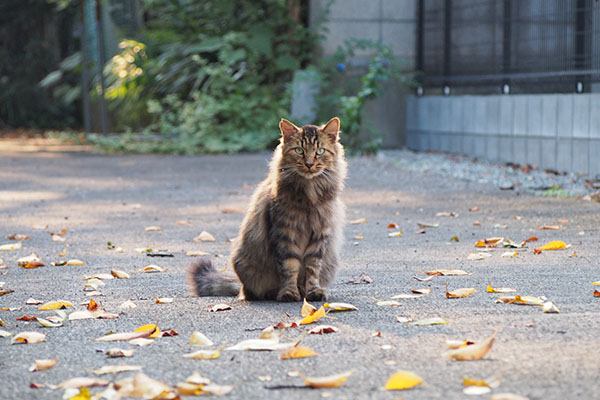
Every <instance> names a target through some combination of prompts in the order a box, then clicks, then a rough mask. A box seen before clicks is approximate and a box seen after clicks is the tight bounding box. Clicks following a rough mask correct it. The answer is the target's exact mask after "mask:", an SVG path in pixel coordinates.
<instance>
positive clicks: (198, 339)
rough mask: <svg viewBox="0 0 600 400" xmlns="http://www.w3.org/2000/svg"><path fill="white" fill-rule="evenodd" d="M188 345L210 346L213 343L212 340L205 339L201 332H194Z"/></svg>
mask: <svg viewBox="0 0 600 400" xmlns="http://www.w3.org/2000/svg"><path fill="white" fill-rule="evenodd" d="M190 345H191V346H202V347H204V346H212V345H214V343H213V342H212V340H210V339H209V338H207V337H206V336H205V335H204V334H203V333H202V332H198V331H195V332H193V333H192V335H191V336H190Z"/></svg>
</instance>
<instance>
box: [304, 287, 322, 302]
mask: <svg viewBox="0 0 600 400" xmlns="http://www.w3.org/2000/svg"><path fill="white" fill-rule="evenodd" d="M306 300H309V301H326V300H327V294H325V290H323V289H321V288H315V289H312V290H309V291H308V293H307V294H306Z"/></svg>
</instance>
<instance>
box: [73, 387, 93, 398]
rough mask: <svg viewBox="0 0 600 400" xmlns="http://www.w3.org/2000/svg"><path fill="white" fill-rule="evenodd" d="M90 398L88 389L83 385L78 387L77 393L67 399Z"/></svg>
mask: <svg viewBox="0 0 600 400" xmlns="http://www.w3.org/2000/svg"><path fill="white" fill-rule="evenodd" d="M91 398H92V394H91V393H90V390H89V389H88V388H86V387H85V386H84V387H82V388H81V389H79V393H77V394H76V395H75V396H73V397H69V399H68V400H90V399H91Z"/></svg>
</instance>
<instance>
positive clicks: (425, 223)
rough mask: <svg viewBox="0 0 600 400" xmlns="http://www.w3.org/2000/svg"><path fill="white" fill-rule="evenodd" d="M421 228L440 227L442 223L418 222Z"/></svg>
mask: <svg viewBox="0 0 600 400" xmlns="http://www.w3.org/2000/svg"><path fill="white" fill-rule="evenodd" d="M417 225H419V227H420V228H439V227H440V224H430V223H427V222H417Z"/></svg>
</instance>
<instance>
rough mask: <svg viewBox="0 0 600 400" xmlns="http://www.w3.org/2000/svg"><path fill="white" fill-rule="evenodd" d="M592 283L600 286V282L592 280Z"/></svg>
mask: <svg viewBox="0 0 600 400" xmlns="http://www.w3.org/2000/svg"><path fill="white" fill-rule="evenodd" d="M592 285H596V286H600V282H592Z"/></svg>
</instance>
